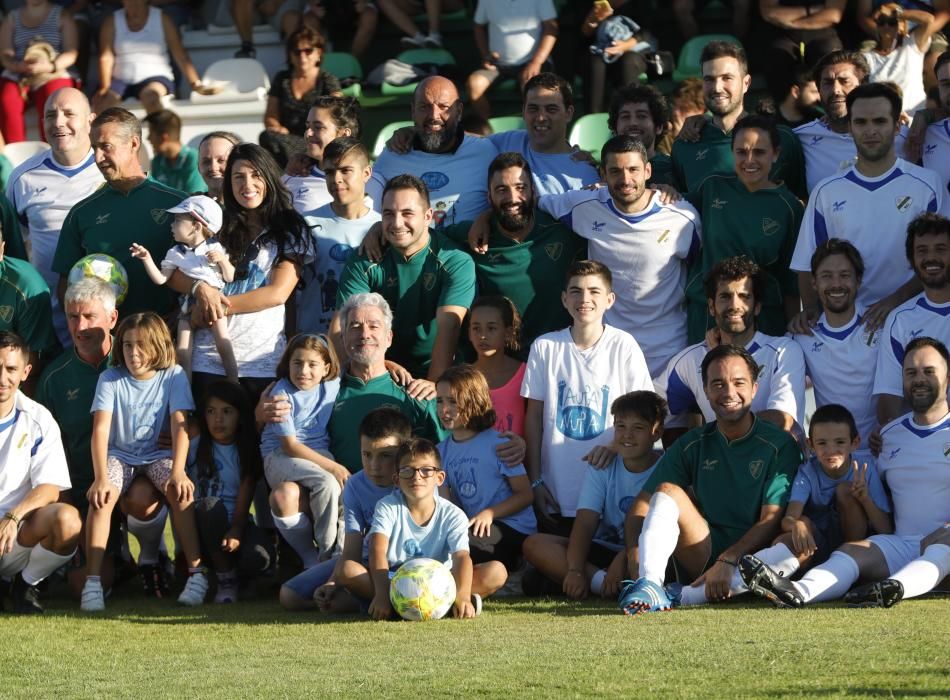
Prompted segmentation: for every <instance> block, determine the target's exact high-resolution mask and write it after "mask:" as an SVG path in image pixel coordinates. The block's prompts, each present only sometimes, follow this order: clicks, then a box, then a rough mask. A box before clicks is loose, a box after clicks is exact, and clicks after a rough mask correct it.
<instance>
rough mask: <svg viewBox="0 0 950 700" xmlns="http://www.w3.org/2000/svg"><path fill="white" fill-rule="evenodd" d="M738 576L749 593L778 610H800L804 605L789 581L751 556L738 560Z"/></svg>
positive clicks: (799, 594) (800, 596)
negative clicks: (766, 601) (764, 600)
mask: <svg viewBox="0 0 950 700" xmlns="http://www.w3.org/2000/svg"><path fill="white" fill-rule="evenodd" d="M739 576H740V577H742V581H743V583H745V585H746V587H747V588H748V589H749V590H750V591H752V592H753V593H755V594H756V595H757V596H759V597H761V598H765V599H766V600H768V601H770V602H771V603H772V604H773V605H775V606H777V607H779V608H800V607H802V606H803V605H804V604H805V601H804V600H803V599H802V595H801V593H799V592H798V590H797V589H796V588H795V586H793V585H792V582H791V581H789V580H788V579H787V578H785V577H784V576H782V575H781V573H779V572H777V571H775V570H774V569H773V568H772V567H770V566H769V565H768V564H766V563H764V562H763V561H761V560H760V559H758V558H757V557H755V556H754V555H752V554H746V555H744V556H742V557H740V558H739Z"/></svg>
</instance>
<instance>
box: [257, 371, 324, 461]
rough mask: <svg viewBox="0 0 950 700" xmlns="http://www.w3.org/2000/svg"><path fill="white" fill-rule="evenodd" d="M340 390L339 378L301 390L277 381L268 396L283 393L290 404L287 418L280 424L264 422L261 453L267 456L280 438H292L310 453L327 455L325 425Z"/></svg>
mask: <svg viewBox="0 0 950 700" xmlns="http://www.w3.org/2000/svg"><path fill="white" fill-rule="evenodd" d="M339 391H340V380H339V379H328V380H327V381H325V382H320V383H319V384H318V385H317V386H315V387H314V388H313V389H308V390H307V391H302V390H301V389H298V388H297V387H295V386H294V385H293V384H292V383H291V382H290V380H289V379H281V380H279V381H278V382H277V384H276V385H275V386H274V388H273V390H272V391H271V396H277V395H279V394H286V395H287V398H288V400H289V401H290V415H288V416H287V418H286V419H285V420H283V421H281V422H280V423H268V424H267V425H266V426H265V427H264V432H263V433H262V434H261V454H262V455H263V456H265V457H266V456H267V455H269V454H270V453H271V452H273V451H274V450H278V449H280V439H281V438H282V437H291V436H293V437H296V438H297V441H298V442H300V443H301V444H302V445H306V446H307V447H309V448H310V449H311V450H315V451H322V452H329V451H330V433H329V432H328V431H327V423H329V422H330V415H331V414H332V413H333V402H334V401H336V395H337V394H338V393H339Z"/></svg>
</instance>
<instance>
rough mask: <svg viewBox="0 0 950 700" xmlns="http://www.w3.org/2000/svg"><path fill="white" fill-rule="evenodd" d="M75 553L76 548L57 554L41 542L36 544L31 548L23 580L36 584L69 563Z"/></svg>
mask: <svg viewBox="0 0 950 700" xmlns="http://www.w3.org/2000/svg"><path fill="white" fill-rule="evenodd" d="M75 553H76V550H75V549H74V550H73V551H72V552H71V553H70V554H57V553H56V552H51V551H49V550H48V549H47V548H46V547H44V546H43V545H41V544H38V545H36V546H35V547H33V549H31V550H30V560H29V562H27V564H26V568H25V569H23V571H22V572H21V575H22V576H23V580H24V581H26V582H27V583H28V584H30V585H31V586H35V585H36V584H38V583H39V582H40V581H42V580H43V579H44V578H46V577H47V576H49V575H50V574H51V573H53V572H54V571H56V569H58V568H59V567H61V566H63V564H68V563H69V560H70V559H72V558H73V555H74V554H75Z"/></svg>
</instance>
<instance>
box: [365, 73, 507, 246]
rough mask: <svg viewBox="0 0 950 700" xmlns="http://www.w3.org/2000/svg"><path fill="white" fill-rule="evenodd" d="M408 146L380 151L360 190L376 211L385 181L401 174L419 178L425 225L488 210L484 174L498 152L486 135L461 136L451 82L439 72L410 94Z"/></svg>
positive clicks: (439, 224)
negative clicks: (427, 212) (428, 201)
mask: <svg viewBox="0 0 950 700" xmlns="http://www.w3.org/2000/svg"><path fill="white" fill-rule="evenodd" d="M411 115H412V121H413V130H414V135H413V139H412V148H411V149H410V150H409V151H408V152H407V153H397V152H396V151H393V150H391V149H389V148H387V149H386V150H384V151H383V153H382V154H381V155H380V156H379V159H378V160H377V161H376V164H375V166H374V167H373V179H372V180H371V181H370V183H369V185H368V186H367V188H366V190H367V193H368V194H369V195H370V196H371V197H372V198H373V202H374V204H375V206H374V207H373V208H374V209H376V210H377V211H382V209H381V207H382V192H383V188H384V186H385V185H386V182H387V181H388V180H389V179H390V178H393V177H395V176H396V175H399V174H402V173H408V174H411V175H414V176H416V177H418V178H419V179H421V180H422V181H423V182H424V183H425V185H426V187H427V188H428V190H429V193H430V195H431V198H432V206H433V211H434V214H433V216H432V217H431V218H430V226H432V227H433V228H442V227H443V226H448V225H450V224H454V223H458V222H460V221H471V220H472V219H474V218H475V217H476V216H478V215H479V214H480V213H481V212H483V211H485V209H487V208H488V197H487V193H486V192H485V173H486V172H488V166H489V164H490V163H491V162H492V160H493V159H494V158H495V156H497V155H498V149H497V148H495V146H494V145H493V144H492V143H491V141H489V140H488V139H483V138H479V137H477V136H471V135H469V134H466V133H465V131H464V130H463V129H462V127H461V126H460V123H459V122H460V119H461V116H462V101H461V100H460V99H459V94H458V89H457V88H456V87H455V85H454V84H453V83H452V81H451V80H448V79H447V78H443V77H440V76H432V77H429V78H426V79H425V80H423V81H421V82H420V83H419V86H418V87H417V88H416V91H415V93H414V94H413V96H412V111H411Z"/></svg>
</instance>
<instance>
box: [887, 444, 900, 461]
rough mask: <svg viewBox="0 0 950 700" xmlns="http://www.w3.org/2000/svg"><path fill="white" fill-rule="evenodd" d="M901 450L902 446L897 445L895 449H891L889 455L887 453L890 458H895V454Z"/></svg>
mask: <svg viewBox="0 0 950 700" xmlns="http://www.w3.org/2000/svg"><path fill="white" fill-rule="evenodd" d="M900 451H901V448H899V447H895V448H894V449H893V450H891V453H890V454H889V455H887V458H888V459H894V455H896V454H897V453H898V452H900Z"/></svg>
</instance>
